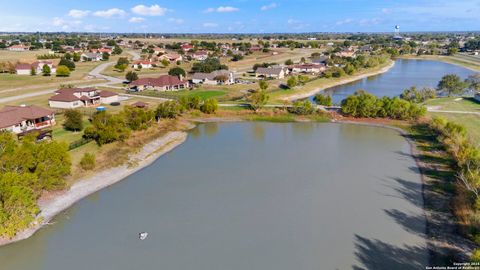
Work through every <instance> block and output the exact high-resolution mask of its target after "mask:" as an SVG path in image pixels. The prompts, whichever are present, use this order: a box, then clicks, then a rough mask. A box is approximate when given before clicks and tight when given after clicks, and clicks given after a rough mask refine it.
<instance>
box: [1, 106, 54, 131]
mask: <svg viewBox="0 0 480 270" xmlns="http://www.w3.org/2000/svg"><path fill="white" fill-rule="evenodd" d="M53 125H55V113H54V112H53V111H52V110H48V109H44V108H41V107H38V106H25V105H21V106H6V107H4V108H3V109H1V110H0V130H6V131H9V132H13V133H15V134H21V133H25V132H28V131H32V130H41V129H43V128H48V127H51V126H53Z"/></svg>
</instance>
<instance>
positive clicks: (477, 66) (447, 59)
mask: <svg viewBox="0 0 480 270" xmlns="http://www.w3.org/2000/svg"><path fill="white" fill-rule="evenodd" d="M397 59H416V60H430V61H440V62H444V63H449V64H452V65H457V66H461V67H464V68H466V69H470V70H473V71H480V61H479V62H478V63H474V62H473V61H466V60H464V59H461V58H458V57H455V56H446V55H420V56H418V55H402V56H399V57H397Z"/></svg>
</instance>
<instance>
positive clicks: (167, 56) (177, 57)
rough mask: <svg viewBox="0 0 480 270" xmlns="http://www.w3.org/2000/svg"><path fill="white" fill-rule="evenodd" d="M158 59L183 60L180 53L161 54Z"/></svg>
mask: <svg viewBox="0 0 480 270" xmlns="http://www.w3.org/2000/svg"><path fill="white" fill-rule="evenodd" d="M158 59H159V60H160V61H162V60H164V59H166V60H168V61H170V62H178V61H180V62H181V61H183V57H182V56H181V55H180V54H175V53H171V54H164V55H161V56H159V57H158Z"/></svg>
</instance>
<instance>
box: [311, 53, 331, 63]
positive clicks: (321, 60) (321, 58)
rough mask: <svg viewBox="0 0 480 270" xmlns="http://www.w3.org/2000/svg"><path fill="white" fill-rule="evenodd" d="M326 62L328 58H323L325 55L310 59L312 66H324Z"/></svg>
mask: <svg viewBox="0 0 480 270" xmlns="http://www.w3.org/2000/svg"><path fill="white" fill-rule="evenodd" d="M327 61H328V56H325V55H322V56H319V57H315V58H312V64H317V65H326V64H327Z"/></svg>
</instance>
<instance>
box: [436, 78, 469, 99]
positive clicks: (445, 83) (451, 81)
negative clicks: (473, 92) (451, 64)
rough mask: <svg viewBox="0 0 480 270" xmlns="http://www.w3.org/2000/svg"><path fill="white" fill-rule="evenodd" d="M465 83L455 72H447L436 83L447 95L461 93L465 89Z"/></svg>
mask: <svg viewBox="0 0 480 270" xmlns="http://www.w3.org/2000/svg"><path fill="white" fill-rule="evenodd" d="M465 87H466V85H465V83H464V82H462V80H461V78H460V77H459V76H458V75H456V74H448V75H445V76H443V77H442V79H441V80H440V82H439V83H438V86H437V89H438V90H439V91H442V92H447V93H448V96H451V95H459V94H462V93H463V91H464V90H465Z"/></svg>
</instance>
